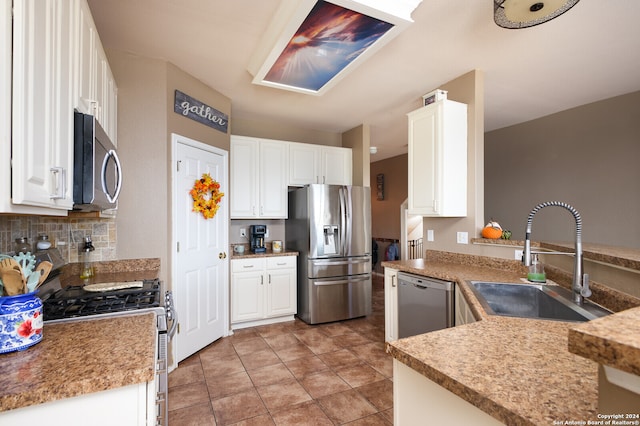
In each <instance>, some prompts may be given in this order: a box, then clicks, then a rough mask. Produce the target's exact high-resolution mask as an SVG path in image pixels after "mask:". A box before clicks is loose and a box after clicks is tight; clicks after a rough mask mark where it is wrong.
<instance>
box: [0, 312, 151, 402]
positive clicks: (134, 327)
mask: <svg viewBox="0 0 640 426" xmlns="http://www.w3.org/2000/svg"><path fill="white" fill-rule="evenodd" d="M155 347H156V320H155V315H154V314H153V313H146V314H135V313H133V314H131V315H126V316H120V317H116V318H110V319H92V320H83V321H74V322H61V323H53V324H48V323H46V322H45V323H44V329H43V338H42V340H41V341H40V342H39V343H38V344H36V345H35V346H32V347H30V348H28V349H27V350H25V351H21V352H11V353H8V354H2V355H0V412H2V411H8V410H12V409H16V408H21V407H27V406H30V405H35V404H42V403H45V402H49V401H55V400H59V399H64V398H71V397H75V396H80V395H84V394H87V393H92V392H99V391H103V390H108V389H115V388H118V387H122V386H127V385H132V384H136V383H143V382H148V381H150V380H153V377H154V366H155V362H156V356H155Z"/></svg>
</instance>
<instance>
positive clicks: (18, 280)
mask: <svg viewBox="0 0 640 426" xmlns="http://www.w3.org/2000/svg"><path fill="white" fill-rule="evenodd" d="M0 278H2V282H3V283H4V294H5V295H7V296H15V295H17V294H24V293H25V292H26V283H25V282H24V277H23V276H22V272H21V271H20V270H17V269H2V270H0Z"/></svg>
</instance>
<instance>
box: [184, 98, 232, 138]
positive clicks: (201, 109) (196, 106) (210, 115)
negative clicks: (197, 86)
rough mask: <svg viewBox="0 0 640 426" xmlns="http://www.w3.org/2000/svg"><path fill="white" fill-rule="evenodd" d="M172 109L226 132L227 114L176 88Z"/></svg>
mask: <svg viewBox="0 0 640 426" xmlns="http://www.w3.org/2000/svg"><path fill="white" fill-rule="evenodd" d="M173 111H174V112H176V113H178V114H181V115H184V116H185V117H187V118H190V119H192V120H195V121H197V122H198V123H202V124H204V125H205V126H209V127H213V128H214V129H216V130H219V131H221V132H223V133H227V127H228V125H229V116H228V115H227V114H225V113H223V112H220V111H218V110H217V109H215V108H213V107H210V106H209V105H207V104H204V103H202V102H200V101H199V100H197V99H194V98H192V97H191V96H189V95H186V94H184V93H182V92H181V91H179V90H176V94H175V101H174V104H173Z"/></svg>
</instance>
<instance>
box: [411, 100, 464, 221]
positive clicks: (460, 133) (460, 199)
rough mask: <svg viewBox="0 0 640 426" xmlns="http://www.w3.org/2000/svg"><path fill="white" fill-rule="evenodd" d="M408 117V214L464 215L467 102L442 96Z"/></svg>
mask: <svg viewBox="0 0 640 426" xmlns="http://www.w3.org/2000/svg"><path fill="white" fill-rule="evenodd" d="M408 117H409V193H408V199H409V203H408V211H409V214H412V215H421V216H441V217H463V216H466V215H467V106H466V105H465V104H462V103H460V102H455V101H451V100H448V99H445V100H441V101H438V102H434V103H432V104H430V105H427V106H425V107H422V108H420V109H418V110H415V111H412V112H410V113H409V114H408Z"/></svg>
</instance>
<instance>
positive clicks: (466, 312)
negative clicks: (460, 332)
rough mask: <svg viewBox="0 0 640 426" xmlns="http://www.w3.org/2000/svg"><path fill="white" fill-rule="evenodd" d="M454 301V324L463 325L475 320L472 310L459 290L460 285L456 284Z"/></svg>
mask: <svg viewBox="0 0 640 426" xmlns="http://www.w3.org/2000/svg"><path fill="white" fill-rule="evenodd" d="M455 301H456V302H455V303H456V309H455V311H456V319H455V325H456V326H458V325H465V324H469V323H472V322H475V321H476V318H475V317H474V316H473V312H472V311H471V308H470V307H469V304H468V303H467V299H465V298H464V295H463V294H462V291H460V286H459V285H457V284H456V293H455Z"/></svg>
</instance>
